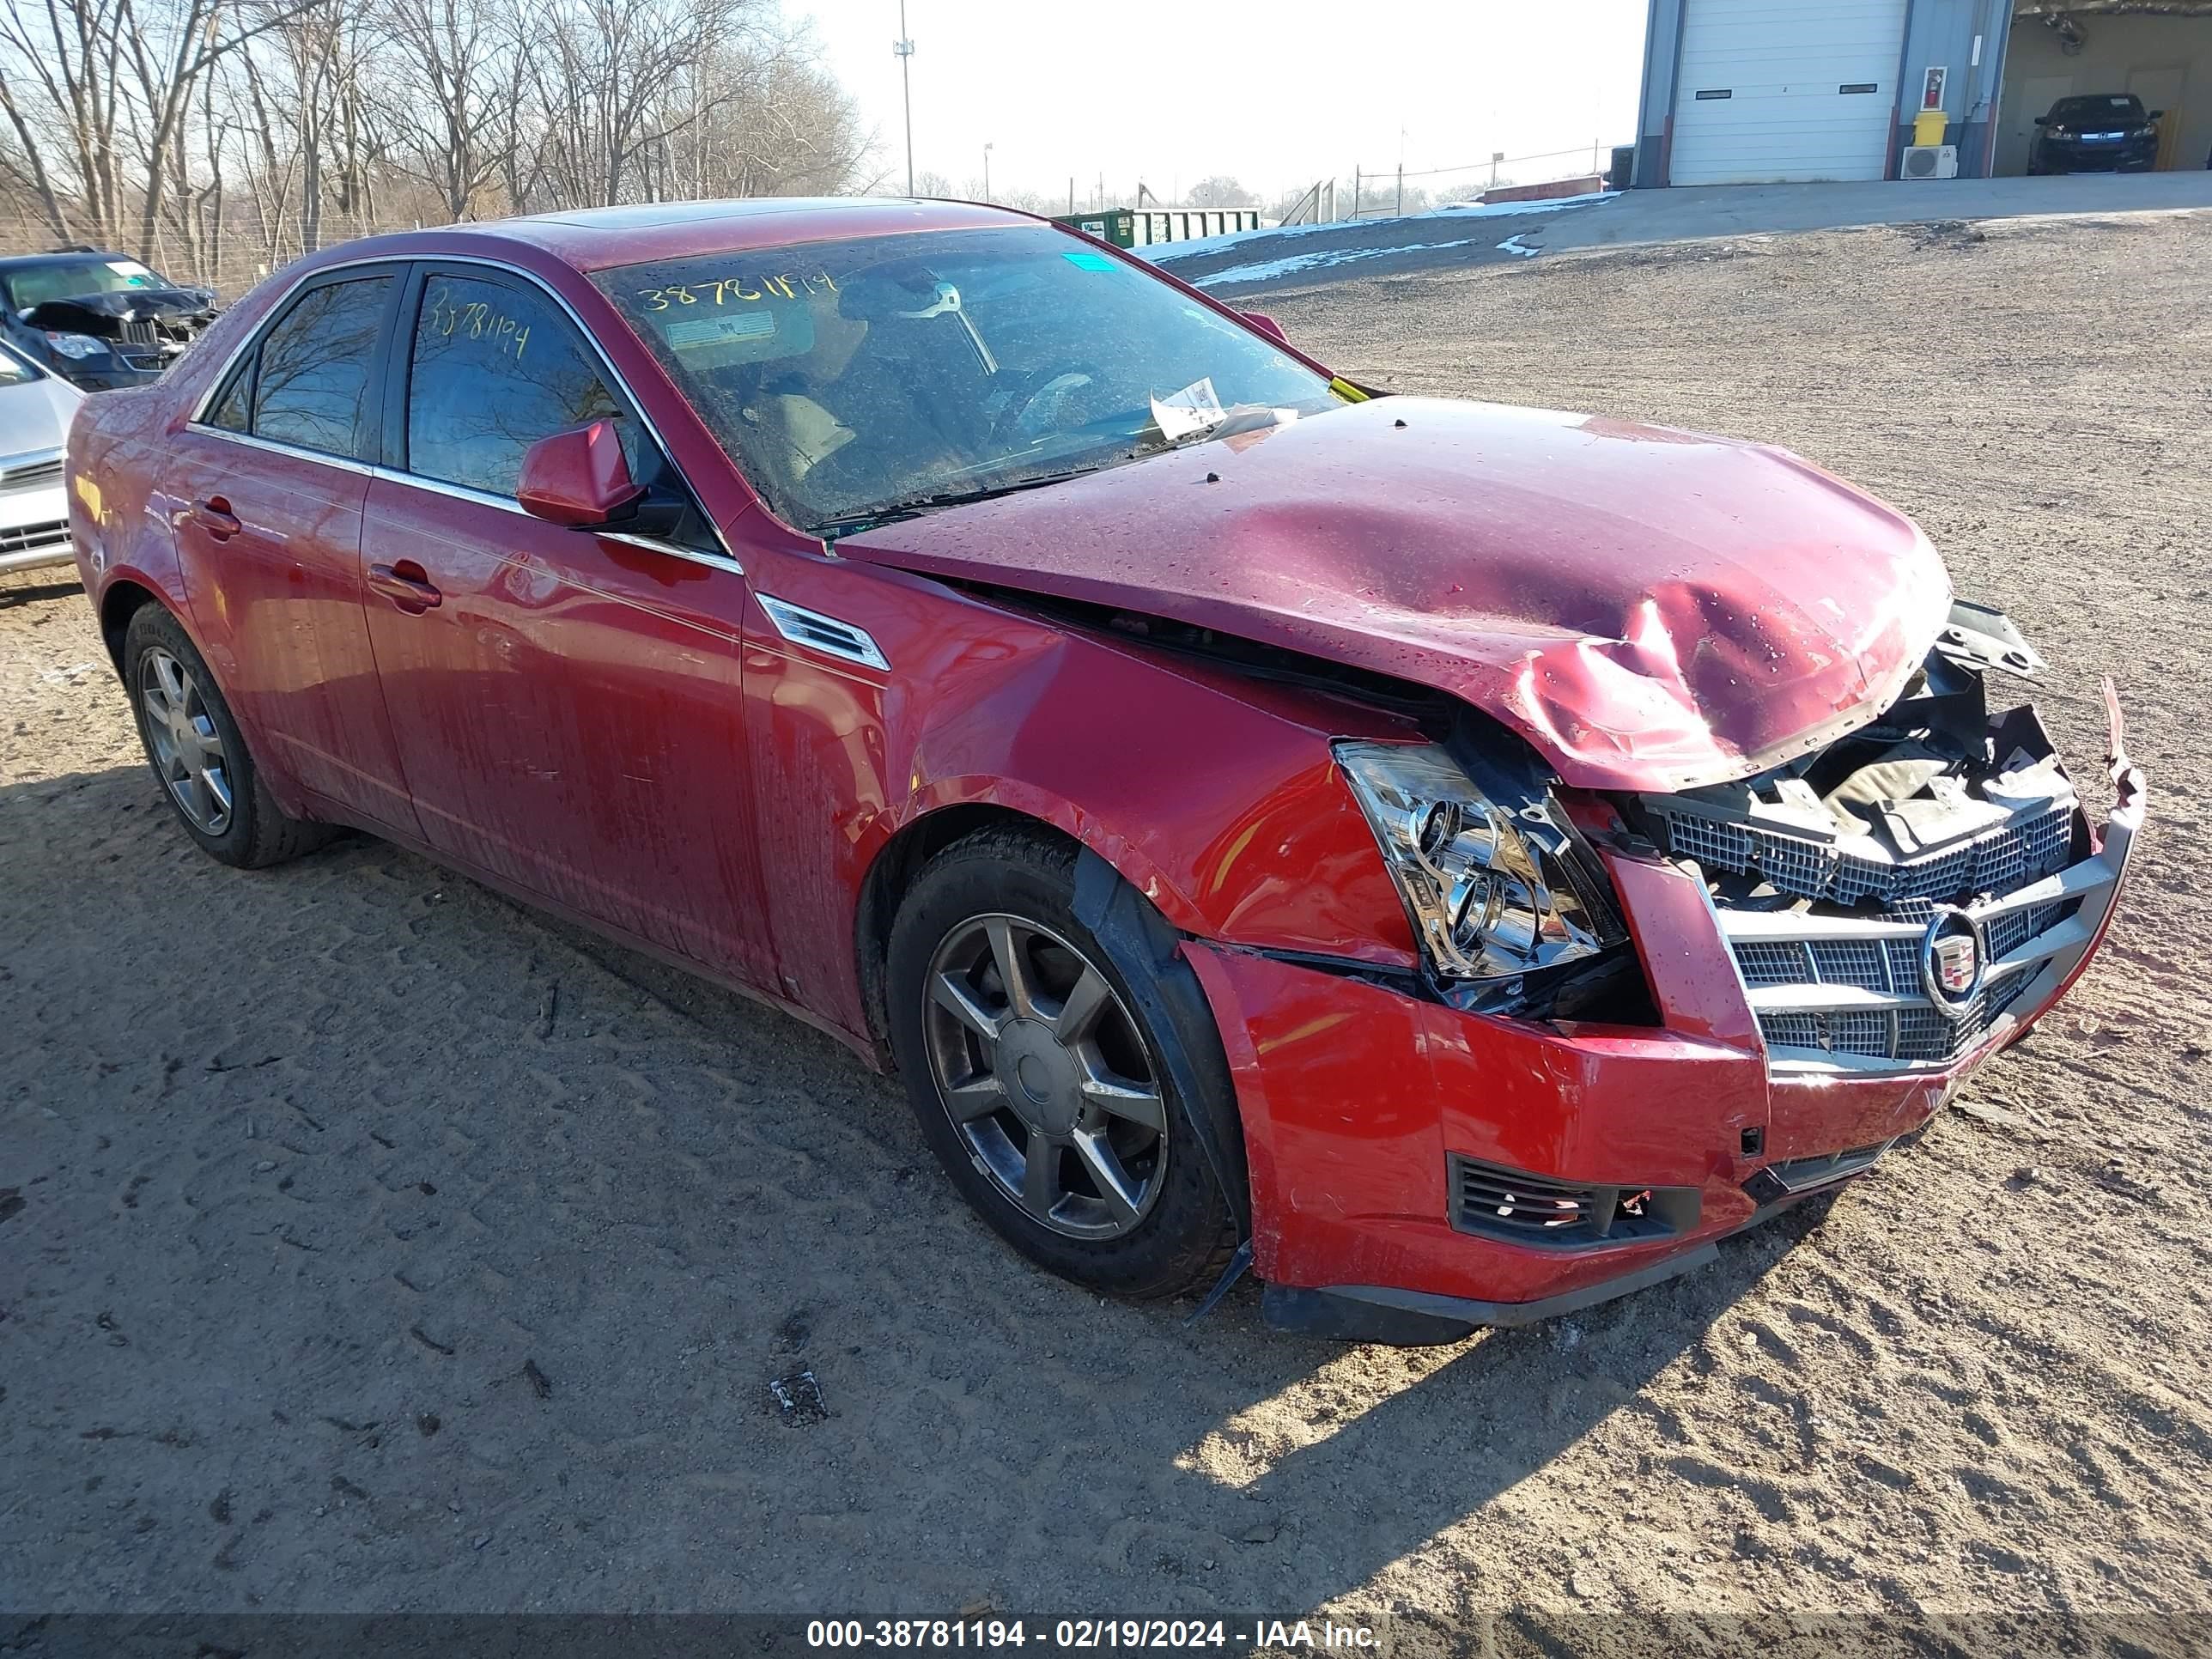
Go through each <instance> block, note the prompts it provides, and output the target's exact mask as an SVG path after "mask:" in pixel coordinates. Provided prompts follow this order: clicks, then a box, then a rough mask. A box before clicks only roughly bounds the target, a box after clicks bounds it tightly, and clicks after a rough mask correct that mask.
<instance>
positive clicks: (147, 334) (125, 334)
mask: <svg viewBox="0 0 2212 1659" xmlns="http://www.w3.org/2000/svg"><path fill="white" fill-rule="evenodd" d="M118 337H119V338H120V339H121V340H122V342H123V343H124V344H125V345H152V344H153V343H154V342H155V339H156V338H157V337H158V336H157V335H156V334H155V329H154V323H153V319H151V318H148V319H144V320H143V321H142V320H140V319H136V318H133V319H131V320H130V321H127V322H125V323H124V324H122V325H121V328H120V333H119V335H118Z"/></svg>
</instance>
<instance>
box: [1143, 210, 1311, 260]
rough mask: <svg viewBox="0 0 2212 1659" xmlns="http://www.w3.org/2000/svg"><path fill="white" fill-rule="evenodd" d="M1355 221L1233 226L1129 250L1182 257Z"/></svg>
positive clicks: (1157, 256) (1146, 255)
mask: <svg viewBox="0 0 2212 1659" xmlns="http://www.w3.org/2000/svg"><path fill="white" fill-rule="evenodd" d="M1351 223H1352V220H1349V219H1330V220H1325V221H1324V222H1322V223H1320V224H1317V225H1262V226H1261V227H1260V228H1259V229H1257V230H1230V231H1224V232H1223V233H1222V234H1220V235H1218V236H1194V237H1192V238H1191V239H1190V240H1188V241H1187V242H1154V243H1153V244H1152V246H1149V247H1133V248H1131V249H1130V250H1129V252H1132V253H1133V254H1135V255H1136V256H1137V257H1138V258H1139V259H1182V258H1188V257H1189V256H1190V255H1192V254H1194V253H1211V252H1213V251H1214V250H1216V249H1217V248H1225V247H1234V246H1237V243H1239V242H1249V241H1250V240H1252V239H1253V238H1254V237H1255V236H1310V235H1311V234H1313V233H1314V232H1315V231H1317V230H1342V229H1343V228H1345V226H1346V225H1348V224H1351Z"/></svg>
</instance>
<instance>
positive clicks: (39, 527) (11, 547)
mask: <svg viewBox="0 0 2212 1659" xmlns="http://www.w3.org/2000/svg"><path fill="white" fill-rule="evenodd" d="M68 539H69V521H68V520H65V519H57V520H54V521H53V522H52V524H22V525H17V526H15V528H14V529H13V530H0V553H28V552H30V551H31V550H33V549H34V548H40V547H52V546H53V545H55V544H57V543H59V542H65V541H67V540H68Z"/></svg>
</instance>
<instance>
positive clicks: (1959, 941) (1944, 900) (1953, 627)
mask: <svg viewBox="0 0 2212 1659" xmlns="http://www.w3.org/2000/svg"><path fill="white" fill-rule="evenodd" d="M2041 668H2042V664H2041V662H2040V660H2039V659H2038V658H2037V657H2036V655H2035V653H2034V652H2033V651H2032V650H2031V649H2030V648H2029V647H2028V646H2027V643H2026V641H2023V640H2022V639H2021V637H2020V635H2019V633H2018V631H2017V630H2016V629H2015V628H2014V627H2013V625H2012V623H2011V622H2010V621H2009V620H2008V619H2007V618H2006V617H2003V616H2002V615H2000V614H1999V613H1997V612H1996V611H1990V610H1987V609H1985V608H1984V607H1982V606H1978V605H1966V604H1960V605H1956V606H1954V610H1953V611H1952V614H1951V617H1950V619H1949V622H1948V625H1947V626H1946V628H1945V629H1944V630H1943V633H1942V636H1941V637H1940V639H1939V640H1938V642H1937V644H1936V648H1935V649H1934V650H1933V651H1931V652H1930V653H1929V657H1928V659H1927V661H1926V662H1925V664H1924V665H1923V667H1922V669H1921V671H1920V672H1919V673H1918V674H1917V675H1916V676H1915V677H1914V678H1913V679H1912V681H1911V683H1910V684H1908V685H1907V687H1906V689H1905V693H1904V695H1903V696H1900V697H1899V699H1898V700H1897V701H1896V702H1893V704H1891V705H1890V707H1889V708H1887V709H1885V710H1884V711H1883V712H1882V714H1881V716H1880V717H1879V718H1878V719H1876V720H1875V721H1873V722H1872V723H1871V724H1869V725H1867V726H1862V727H1860V728H1859V729H1858V730H1857V731H1856V732H1852V733H1850V735H1849V736H1847V737H1845V738H1842V739H1840V740H1839V741H1838V742H1836V743H1834V744H1830V745H1829V746H1828V747H1827V748H1826V749H1824V750H1820V751H1819V752H1818V753H1816V754H1813V755H1809V756H1807V757H1803V758H1802V759H1800V760H1797V761H1794V762H1791V763H1789V764H1788V765H1785V766H1782V767H1778V768H1776V769H1773V770H1771V771H1770V772H1767V773H1765V774H1762V775H1759V776H1758V777H1754V778H1751V779H1747V780H1745V781H1741V782H1739V783H1734V784H1728V785H1723V786H1717V787H1711V788H1705V789H1698V790H1692V791H1688V792H1686V793H1681V794H1678V795H1643V796H1637V797H1630V798H1624V799H1622V801H1621V803H1620V805H1621V806H1622V809H1623V812H1624V815H1625V817H1626V818H1627V819H1628V821H1629V822H1630V823H1631V825H1632V828H1633V829H1636V830H1637V831H1638V832H1639V833H1640V834H1641V835H1643V836H1645V837H1647V838H1648V839H1649V841H1650V842H1652V843H1653V844H1655V845H1656V846H1657V847H1658V848H1660V849H1662V850H1663V851H1664V852H1666V853H1667V854H1670V855H1672V856H1673V857H1674V858H1675V859H1677V860H1680V861H1681V862H1682V863H1683V864H1684V866H1685V867H1688V868H1693V869H1695V870H1696V871H1697V872H1699V873H1700V874H1701V875H1702V876H1703V877H1704V878H1705V881H1706V883H1707V885H1708V889H1709V890H1710V892H1711V897H1712V902H1713V907H1714V916H1715V919H1716V921H1717V923H1718V925H1719V927H1720V929H1721V932H1722V934H1723V938H1724V939H1726V940H1727V943H1728V945H1729V950H1730V951H1731V953H1732V955H1733V956H1734V958H1735V965H1736V969H1737V972H1738V974H1739V975H1740V976H1741V979H1742V981H1743V983H1744V987H1745V993H1746V996H1747V1000H1748V1001H1749V1003H1750V1006H1751V1008H1752V1011H1753V1013H1754V1015H1755V1016H1756V1017H1757V1018H1758V1021H1759V1030H1760V1034H1761V1036H1763V1037H1764V1038H1765V1042H1766V1045H1767V1049H1768V1054H1769V1056H1770V1059H1771V1060H1772V1061H1773V1062H1774V1063H1775V1064H1776V1065H1777V1066H1778V1067H1779V1068H1780V1069H1784V1070H1793V1069H1794V1070H1814V1071H1818V1070H1832V1069H1838V1068H1840V1069H1848V1070H1856V1071H1867V1070H1899V1069H1910V1068H1912V1067H1916V1066H1944V1065H1948V1064H1949V1063H1951V1062H1952V1061H1954V1060H1957V1059H1959V1058H1960V1056H1961V1055H1963V1054H1966V1053H1967V1052H1968V1051H1970V1050H1972V1049H1974V1048H1978V1046H1980V1045H1981V1044H1982V1043H1983V1042H1984V1041H1986V1040H1990V1039H1992V1038H1995V1037H1998V1036H2002V1034H2003V1032H2004V1031H2005V1030H2008V1029H2010V1027H2011V1025H2012V1024H2014V1023H2015V1021H2016V1019H2017V1018H2019V1017H2020V1014H2021V1013H2024V1012H2033V1009H2034V1008H2035V1007H2037V1006H2041V1004H2042V1003H2043V1002H2045V1001H2046V1000H2047V999H2048V998H2049V996H2051V995H2052V994H2055V992H2056V987H2057V982H2058V981H2059V979H2060V977H2061V976H2062V975H2063V972H2064V971H2065V969H2066V966H2067V965H2068V964H2069V963H2071V962H2073V961H2075V960H2078V959H2079V957H2080V955H2081V951H2083V950H2085V949H2086V948H2087V944H2088V942H2089V939H2090V937H2091V932H2092V923H2093V920H2094V918H2096V917H2101V916H2102V915H2104V914H2105V912H2106V910H2107V909H2108V908H2109V907H2110V904H2111V900H2112V891H2113V890H2114V884H2115V883H2116V881H2117V878H2118V865H2117V863H2116V862H2112V861H2108V860H2104V859H2100V857H2099V856H2098V854H2097V849H2096V848H2095V847H2094V845H2093V841H2092V837H2091V836H2090V833H2089V828H2088V823H2087V818H2086V817H2084V815H2083V813H2082V811H2081V802H2080V800H2079V799H2078V798H2077V796H2076V794H2075V787H2074V783H2073V780H2072V779H2071V778H2070V777H2069V775H2068V774H2067V771H2066V768H2065V766H2064V764H2063V763H2062V762H2061V761H2060V759H2059V757H2058V756H2057V753H2056V751H2055V750H2054V749H2053V748H2052V745H2051V739H2050V737H2049V736H2048V734H2047V733H2046V732H2045V731H2044V728H2043V724H2042V721H2041V720H2039V718H2038V716H2037V714H2036V712H2035V709H2034V708H2033V705H2022V706H2020V707H2015V708H2008V709H2003V710H2002V711H1999V712H1996V713H1992V712H1991V711H1990V708H1989V702H1988V696H1987V684H1986V677H1987V676H1989V675H1990V674H1992V673H2003V674H2006V675H2009V676H2016V677H2019V678H2024V679H2033V678H2034V677H2035V676H2036V675H2037V674H2038V673H2039V671H2041ZM2117 764H2120V763H2119V762H2118V761H2116V765H2117ZM2116 775H2117V774H2116ZM2130 787H2133V786H2130ZM2038 987H2040V988H2038ZM2031 991H2034V992H2036V994H2034V995H2032V996H2031V995H2029V993H2030V992H2031ZM2015 1005H2019V1010H2018V1012H2015Z"/></svg>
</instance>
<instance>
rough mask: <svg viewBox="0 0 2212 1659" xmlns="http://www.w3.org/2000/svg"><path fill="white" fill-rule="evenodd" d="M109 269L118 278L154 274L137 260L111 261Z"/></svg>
mask: <svg viewBox="0 0 2212 1659" xmlns="http://www.w3.org/2000/svg"><path fill="white" fill-rule="evenodd" d="M107 268H108V269H109V270H112V271H113V272H114V273H115V274H116V275H117V276H152V275H153V274H154V273H153V272H152V271H150V270H147V269H146V267H145V266H143V265H142V264H139V263H138V262H137V260H136V259H110V260H109V261H108V262H107Z"/></svg>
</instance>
